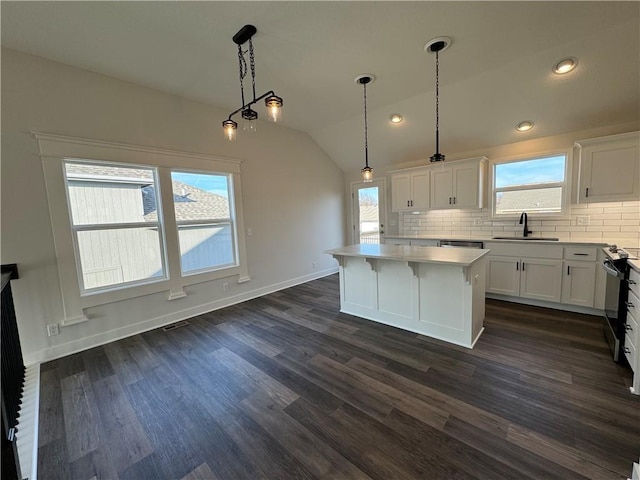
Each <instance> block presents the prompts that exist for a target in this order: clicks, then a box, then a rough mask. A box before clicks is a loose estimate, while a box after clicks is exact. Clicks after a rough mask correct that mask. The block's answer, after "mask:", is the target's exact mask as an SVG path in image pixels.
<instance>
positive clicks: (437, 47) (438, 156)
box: [424, 37, 451, 162]
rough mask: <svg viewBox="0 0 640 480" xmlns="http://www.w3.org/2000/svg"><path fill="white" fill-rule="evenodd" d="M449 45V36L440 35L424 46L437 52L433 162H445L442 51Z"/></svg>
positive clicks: (431, 51)
mask: <svg viewBox="0 0 640 480" xmlns="http://www.w3.org/2000/svg"><path fill="white" fill-rule="evenodd" d="M449 45H451V39H450V38H449V37H438V38H434V39H433V40H429V41H428V42H427V44H426V45H425V46H424V50H425V52H429V53H435V54H436V153H434V154H433V155H432V156H431V157H429V160H431V161H432V162H444V154H442V153H440V52H441V51H443V50H445V49H446V48H448V47H449Z"/></svg>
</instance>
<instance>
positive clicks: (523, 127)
mask: <svg viewBox="0 0 640 480" xmlns="http://www.w3.org/2000/svg"><path fill="white" fill-rule="evenodd" d="M532 128H533V122H532V121H530V120H525V121H524V122H520V123H519V124H517V125H516V130H518V131H519V132H527V131H529V130H531V129H532Z"/></svg>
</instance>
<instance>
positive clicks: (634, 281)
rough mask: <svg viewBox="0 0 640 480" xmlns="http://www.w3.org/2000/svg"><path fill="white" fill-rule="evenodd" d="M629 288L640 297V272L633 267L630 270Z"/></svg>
mask: <svg viewBox="0 0 640 480" xmlns="http://www.w3.org/2000/svg"><path fill="white" fill-rule="evenodd" d="M629 290H631V291H632V292H633V293H635V295H636V297H638V298H640V272H638V271H637V270H634V269H633V268H632V269H631V271H630V272H629ZM636 318H638V317H636Z"/></svg>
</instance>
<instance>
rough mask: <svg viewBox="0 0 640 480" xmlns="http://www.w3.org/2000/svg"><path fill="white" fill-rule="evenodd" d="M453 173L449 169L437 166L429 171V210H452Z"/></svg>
mask: <svg viewBox="0 0 640 480" xmlns="http://www.w3.org/2000/svg"><path fill="white" fill-rule="evenodd" d="M452 178H453V171H452V169H451V167H447V166H444V165H440V166H437V167H435V168H433V169H432V170H431V208H452V207H453V192H452V190H451V186H452V184H453V183H452Z"/></svg>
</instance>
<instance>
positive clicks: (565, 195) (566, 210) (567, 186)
mask: <svg viewBox="0 0 640 480" xmlns="http://www.w3.org/2000/svg"><path fill="white" fill-rule="evenodd" d="M572 153H573V152H572V150H552V151H545V152H539V153H536V154H527V155H519V156H512V157H506V158H502V159H494V160H490V161H489V166H490V169H489V171H490V175H489V189H488V190H489V196H490V198H489V215H490V217H491V219H492V220H496V221H497V220H513V219H516V220H517V219H519V218H520V214H521V213H522V212H514V213H509V214H498V213H496V193H497V192H513V191H521V190H532V189H542V188H553V187H561V188H562V195H561V203H560V211H559V212H556V213H554V212H544V213H538V212H528V213H530V214H532V215H535V218H537V219H564V218H570V200H571V171H572V168H571V167H572V164H573V157H572ZM558 156H564V158H565V162H564V182H552V183H534V184H528V185H523V186H521V187H520V186H516V187H499V188H498V187H496V167H497V166H498V165H504V164H507V163H515V162H526V161H534V160H541V159H544V158H549V157H558Z"/></svg>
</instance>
